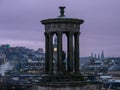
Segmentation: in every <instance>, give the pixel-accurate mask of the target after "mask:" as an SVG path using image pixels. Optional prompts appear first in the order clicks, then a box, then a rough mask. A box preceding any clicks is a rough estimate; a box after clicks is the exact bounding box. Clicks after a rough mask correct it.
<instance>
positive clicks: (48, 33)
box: [44, 32, 54, 35]
mask: <svg viewBox="0 0 120 90" xmlns="http://www.w3.org/2000/svg"><path fill="white" fill-rule="evenodd" d="M53 34H54V33H53V32H44V35H53Z"/></svg>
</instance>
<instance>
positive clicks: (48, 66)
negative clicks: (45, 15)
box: [40, 7, 87, 90]
mask: <svg viewBox="0 0 120 90" xmlns="http://www.w3.org/2000/svg"><path fill="white" fill-rule="evenodd" d="M59 9H60V15H59V16H58V17H57V18H53V19H46V20H42V21H41V23H42V24H44V25H45V33H44V34H45V74H44V75H43V77H42V82H41V83H40V86H47V87H50V86H51V87H66V86H73V87H79V88H78V89H80V88H81V86H82V88H83V87H84V86H85V85H86V84H87V83H86V82H85V81H84V78H83V76H82V75H81V74H80V70H79V67H80V66H79V64H80V63H79V58H80V56H79V35H80V25H81V24H82V23H83V22H84V21H83V20H81V19H76V18H67V17H66V16H65V15H64V13H65V12H64V9H65V7H59ZM63 34H65V35H66V36H67V62H66V65H64V58H63V46H62V45H63V40H62V36H63ZM54 35H56V37H57V38H56V39H57V40H56V41H57V49H56V50H57V54H56V55H57V62H56V65H57V66H56V70H54V69H55V68H54V61H53V36H54ZM54 71H56V72H54ZM69 89H70V88H69ZM76 90H77V89H76Z"/></svg>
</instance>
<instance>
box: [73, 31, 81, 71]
mask: <svg viewBox="0 0 120 90" xmlns="http://www.w3.org/2000/svg"><path fill="white" fill-rule="evenodd" d="M79 35H80V32H76V33H75V34H74V37H75V40H74V41H75V53H74V54H75V55H74V58H75V62H74V68H75V73H79V59H80V56H79Z"/></svg>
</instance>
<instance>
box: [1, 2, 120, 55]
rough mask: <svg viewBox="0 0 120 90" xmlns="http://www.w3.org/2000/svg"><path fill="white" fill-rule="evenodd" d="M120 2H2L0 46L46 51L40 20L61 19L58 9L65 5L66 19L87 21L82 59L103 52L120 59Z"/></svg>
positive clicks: (81, 46)
mask: <svg viewBox="0 0 120 90" xmlns="http://www.w3.org/2000/svg"><path fill="white" fill-rule="evenodd" d="M119 3H120V1H118V0H91V1H89V0H76V1H73V0H49V1H48V0H34V1H33V0H19V1H16V0H1V1H0V44H7V43H8V44H10V45H12V46H25V47H28V48H33V49H37V48H44V44H45V41H44V26H43V25H42V24H41V23H40V21H41V20H43V19H47V18H55V17H57V16H59V10H58V7H59V6H61V5H63V6H66V9H65V15H66V17H74V18H79V19H83V20H84V21H85V22H84V23H83V25H81V35H80V53H81V56H90V54H91V52H93V53H96V54H98V53H100V52H101V51H102V50H104V53H105V56H119V53H120V47H119V45H120V41H119V40H118V39H119V38H120V36H119V33H120V30H119V29H120V25H119V23H120V18H119V16H120V13H119V8H120V6H119ZM47 4H49V5H47ZM65 44H66V43H65Z"/></svg>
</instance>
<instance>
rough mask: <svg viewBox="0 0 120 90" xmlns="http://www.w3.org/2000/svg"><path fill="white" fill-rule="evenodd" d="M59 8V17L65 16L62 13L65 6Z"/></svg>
mask: <svg viewBox="0 0 120 90" xmlns="http://www.w3.org/2000/svg"><path fill="white" fill-rule="evenodd" d="M59 9H60V16H59V17H64V16H65V15H64V13H65V11H64V9H65V6H60V7H59Z"/></svg>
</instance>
